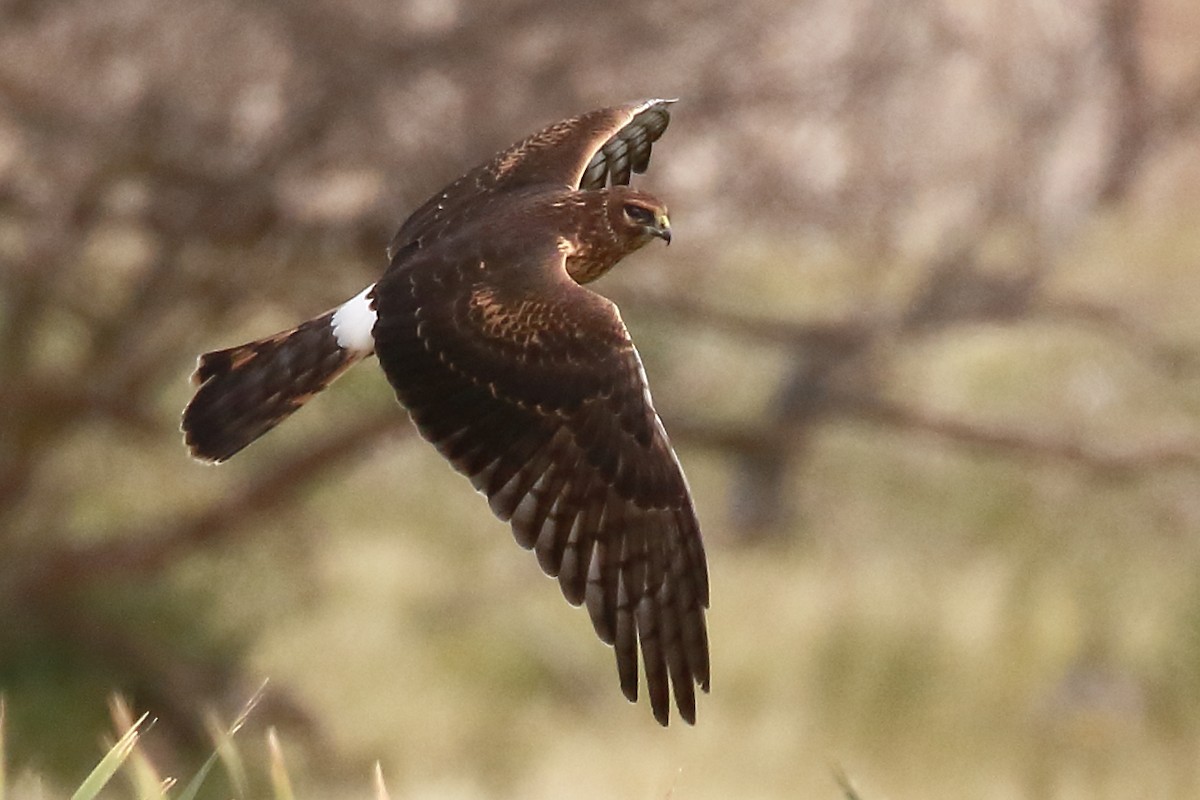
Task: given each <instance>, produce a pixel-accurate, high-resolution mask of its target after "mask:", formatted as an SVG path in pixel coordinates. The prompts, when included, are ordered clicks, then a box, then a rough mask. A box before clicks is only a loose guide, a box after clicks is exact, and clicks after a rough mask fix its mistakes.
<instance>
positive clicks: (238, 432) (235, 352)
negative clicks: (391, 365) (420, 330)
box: [181, 289, 374, 462]
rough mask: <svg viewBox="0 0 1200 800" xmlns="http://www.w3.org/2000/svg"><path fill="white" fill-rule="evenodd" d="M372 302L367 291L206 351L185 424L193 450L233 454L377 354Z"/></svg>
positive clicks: (215, 458) (208, 456)
mask: <svg viewBox="0 0 1200 800" xmlns="http://www.w3.org/2000/svg"><path fill="white" fill-rule="evenodd" d="M368 291H369V289H368ZM370 305H371V304H370V301H369V300H368V299H367V292H366V291H364V292H363V293H362V294H360V295H359V296H358V297H355V298H354V299H353V300H350V301H348V302H347V303H345V304H344V305H342V306H340V307H339V308H337V309H334V310H333V311H330V312H328V313H325V314H322V315H321V316H319V317H317V318H315V319H311V320H309V321H308V322H305V323H303V324H302V325H300V326H298V327H296V328H293V329H291V330H288V331H282V332H280V333H277V334H275V335H274V336H268V337H266V338H265V339H259V340H257V341H254V342H249V343H247V344H243V345H239V346H238V347H231V348H229V349H226V350H216V351H214V352H211V353H205V354H204V355H202V356H200V360H199V363H198V364H197V366H196V372H195V373H194V374H193V375H192V382H193V383H195V384H196V385H197V386H198V387H199V388H197V390H196V394H195V395H194V396H193V397H192V400H191V402H190V403H188V405H187V408H185V409H184V411H183V424H182V426H181V427H182V429H183V433H184V441H185V442H186V443H187V446H188V449H189V450H191V453H192V455H193V456H195V457H196V458H198V459H200V460H202V461H212V462H220V461H224V460H226V459H228V458H229V457H231V456H232V455H234V454H235V453H237V452H238V451H239V450H241V449H242V448H244V447H245V446H246V445H248V444H250V443H251V442H253V441H254V440H255V439H257V438H258V437H260V436H262V435H263V434H264V433H266V432H267V431H269V430H271V428H274V427H275V426H276V425H278V424H279V423H280V422H283V420H285V419H287V418H288V417H289V416H290V415H291V414H293V413H294V412H295V411H296V410H297V409H299V408H300V407H301V406H302V405H304V404H305V403H306V402H308V401H309V400H310V399H311V398H312V397H313V396H314V395H316V394H317V393H318V392H320V391H321V390H322V389H324V388H325V387H326V386H328V385H329V384H331V383H333V381H334V380H335V379H337V378H338V377H339V376H340V375H341V374H342V373H343V372H345V371H346V370H347V369H349V368H350V367H352V366H353V365H354V364H356V363H358V362H359V361H361V360H362V359H363V358H365V357H366V356H368V355H370V354H371V353H372V352H373V351H374V343H373V341H372V340H371V338H370V331H371V324H373V322H374V319H373V317H374V310H373V309H371V307H370ZM368 323H371V324H368Z"/></svg>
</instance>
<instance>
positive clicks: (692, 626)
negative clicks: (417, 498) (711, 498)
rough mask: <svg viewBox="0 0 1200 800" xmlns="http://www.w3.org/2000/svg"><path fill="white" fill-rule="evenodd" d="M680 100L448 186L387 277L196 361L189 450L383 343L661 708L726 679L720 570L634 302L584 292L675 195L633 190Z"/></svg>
mask: <svg viewBox="0 0 1200 800" xmlns="http://www.w3.org/2000/svg"><path fill="white" fill-rule="evenodd" d="M672 102H673V101H671V100H644V101H641V102H636V103H629V104H627V105H622V106H615V107H612V108H605V109H601V110H599V111H592V112H590V113H587V114H583V115H581V116H578V117H574V118H572V119H567V120H563V121H562V122H556V123H554V124H553V125H550V126H549V127H547V128H544V129H543V130H541V131H539V132H537V133H535V134H533V135H532V136H529V137H528V138H526V139H524V140H522V141H521V142H518V143H517V144H515V145H513V146H512V147H510V148H508V149H507V150H504V151H503V152H501V153H500V154H499V155H497V156H496V157H494V158H493V159H492V160H491V161H488V162H487V163H486V164H483V165H482V166H480V167H477V168H475V169H473V170H471V171H470V172H468V173H466V174H465V175H463V176H462V177H461V178H459V179H458V180H456V181H454V182H453V183H451V184H450V185H449V186H447V187H446V188H445V189H444V190H443V191H441V192H439V193H438V194H436V195H435V196H434V197H432V198H430V199H429V201H428V202H426V203H425V204H424V205H422V206H421V207H420V208H418V209H417V210H416V212H414V213H413V214H412V216H410V217H409V218H408V219H407V220H406V221H405V222H404V224H403V225H402V226H401V227H400V231H399V232H398V233H397V234H396V236H395V238H394V239H393V240H392V242H391V244H390V245H389V247H388V257H389V259H390V264H389V266H388V268H387V271H386V272H385V273H384V275H383V277H382V278H381V279H380V280H379V281H378V282H376V283H374V284H372V285H371V286H368V287H367V288H366V289H364V290H363V291H362V292H361V293H359V294H358V295H356V296H355V297H354V298H352V299H350V300H348V301H346V302H345V303H343V304H342V305H340V306H338V307H337V308H335V309H333V310H331V311H328V312H326V313H324V314H322V315H320V316H318V317H315V318H314V319H311V320H309V321H307V322H304V323H302V324H300V325H299V326H297V327H295V328H292V329H291V330H287V331H282V332H280V333H277V334H275V335H273V336H268V337H266V338H264V339H259V340H257V341H254V342H250V343H248V344H244V345H240V346H238V347H232V348H229V349H227V350H217V351H215V352H212V353H206V354H204V355H202V356H201V357H200V360H199V365H198V366H197V368H196V372H195V374H194V375H193V382H194V383H195V384H197V386H198V388H197V389H196V394H195V396H194V397H193V398H192V400H191V402H190V403H189V404H188V406H187V408H186V409H185V410H184V412H183V426H182V427H183V431H184V434H185V439H186V442H187V445H188V447H189V448H190V449H191V452H192V454H193V455H194V456H195V457H196V458H198V459H201V460H204V461H210V462H219V461H224V460H225V459H227V458H229V457H230V456H232V455H234V454H235V453H237V452H238V451H239V450H241V449H242V448H243V447H245V446H246V445H248V444H250V443H251V442H252V441H254V440H255V439H257V438H258V437H259V436H261V435H262V434H264V433H266V432H267V431H268V430H270V429H271V428H273V427H274V426H275V425H277V424H279V423H280V422H281V421H283V420H284V419H285V418H287V416H288V415H290V414H291V413H292V412H294V411H296V409H298V408H300V406H302V405H303V404H304V403H305V402H307V401H308V400H309V399H310V398H311V397H312V396H313V395H315V394H316V393H317V392H319V391H321V390H322V389H324V388H325V387H326V386H328V385H329V384H330V383H332V382H333V380H334V379H335V378H337V377H338V376H339V375H341V374H342V373H343V372H345V371H346V370H347V369H348V368H350V367H351V366H353V365H354V364H356V363H358V362H359V361H361V360H363V359H364V358H366V357H367V356H369V355H371V354H372V353H374V354H375V355H377V356H378V357H379V363H380V365H381V366H382V367H383V371H384V373H385V374H386V375H387V378H388V381H389V382H390V383H391V385H392V387H393V388H394V389H395V391H396V396H397V397H398V398H399V400H400V403H401V404H402V405H403V406H404V407H405V408H406V409H407V410H408V413H409V415H410V416H411V417H412V420H413V422H414V423H416V426H417V429H418V430H419V431H420V433H421V435H422V436H423V437H424V438H425V439H427V440H429V441H430V442H432V443H433V444H434V445H435V446H436V447H437V449H438V450H439V451H440V452H441V454H442V455H443V456H445V457H446V458H447V459H448V460H449V461H450V463H451V464H453V465H454V467H455V468H456V469H457V470H458V471H460V472H462V473H463V474H465V475H466V476H467V477H468V478H470V480H471V483H472V484H474V486H475V488H476V489H477V490H478V491H479V492H481V493H482V494H484V495H486V496H487V498H488V503H489V505H490V506H491V508H492V511H493V512H494V513H495V514H496V516H498V517H499V518H500V519H502V520H506V521H508V522H510V523H511V525H512V530H513V534H514V535H515V537H516V539H517V541H518V542H519V543H520V544H521V546H523V547H525V548H527V549H533V550H534V551H535V552H536V553H537V558H538V562H539V563H540V565H541V567H542V569H543V570H545V572H546V573H547V574H548V575H551V576H554V577H557V578H558V582H559V584H560V586H561V587H562V592H563V594H564V595H565V596H566V598H567V600H568V601H569V602H570V603H572V604H573V605H580V604H585V605H586V606H587V610H588V613H589V615H590V616H591V620H592V624H593V626H594V627H595V629H596V633H597V634H598V635H599V636H600V638H601V639H602V640H604V641H605V642H607V643H608V644H610V645H613V646H614V648H615V650H616V659H617V673H618V676H619V679H620V683H621V689H622V691H623V692H624V693H625V696H626V697H627V698H629V699H630V700H631V701H636V699H637V693H638V676H637V668H638V645H639V644H640V648H641V660H642V663H643V666H644V669H645V675H646V686H647V690H648V692H649V695H650V705H651V708H652V709H653V712H654V717H655V719H657V720H658V721H659V722H660V723H661V724H663V725H666V724H667V722H668V719H669V716H670V701H669V694H670V692H669V689H668V687H669V686H670V687H672V688H673V690H674V696H675V704H676V706H677V707H678V709H679V713H680V715H681V716H682V717H683V718H684V719H685V720H686V721H687V722H689V723H694V722H695V717H696V698H695V686H699V687H700V688H701V689H703V690H704V691H708V688H709V657H708V637H707V633H706V629H705V609H706V608H708V569H707V566H706V562H705V555H704V544H703V542H702V540H701V537H700V528H699V525H698V523H697V521H696V514H695V511H694V509H693V507H692V499H691V496H690V493H689V490H688V485H687V480H686V479H685V478H684V476H683V471H682V469H681V468H680V465H679V460H678V459H677V458H676V456H675V452H674V451H673V450H672V448H671V443H670V441H669V440H668V438H667V434H666V431H664V430H663V426H662V422H661V421H660V420H659V418H658V415H657V414H656V413H655V411H654V405H653V403H652V402H651V399H650V390H649V387H648V385H647V382H646V373H645V371H644V370H643V369H642V361H641V358H640V357H639V356H638V353H637V350H636V349H635V348H634V346H633V342H632V341H631V340H630V338H629V332H628V331H626V329H625V325H624V323H622V321H621V314H620V312H619V311H618V310H617V307H616V306H615V305H614V304H613V303H612V302H610V301H609V300H607V299H605V298H603V297H601V296H600V295H598V294H596V293H594V292H592V291H591V290H590V289H588V288H586V287H585V286H584V284H587V283H589V282H591V281H593V280H595V279H596V278H598V277H600V276H601V275H603V274H604V273H605V272H607V271H608V270H609V269H611V268H612V267H613V265H615V264H616V263H617V262H618V261H620V260H621V259H622V258H623V257H625V256H627V255H629V254H630V253H632V252H633V251H635V250H637V249H638V248H640V247H642V246H643V245H645V244H646V243H648V242H649V241H650V240H652V239H656V238H657V239H663V240H665V241H667V242H668V243H669V242H670V241H671V228H670V224H669V222H668V219H667V209H666V207H665V206H664V205H663V203H662V202H661V201H659V200H658V199H657V198H655V197H654V196H652V195H650V194H648V193H646V192H643V191H639V190H636V189H632V188H630V187H629V185H628V184H629V179H630V173H631V172H638V173H640V172H644V171H645V169H646V167H647V164H648V163H649V159H650V148H651V145H652V144H653V143H654V142H655V141H656V140H658V138H659V137H660V136H661V135H662V133H663V131H664V130H665V129H666V127H667V123H668V121H669V119H670V117H669V106H670V104H671V103H672Z"/></svg>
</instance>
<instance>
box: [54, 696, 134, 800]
mask: <svg viewBox="0 0 1200 800" xmlns="http://www.w3.org/2000/svg"><path fill="white" fill-rule="evenodd" d="M146 716H147V715H146V714H142V715H141V716H140V717H138V719H137V721H136V722H135V723H133V725H131V726H130V728H129V730H127V731H125V733H124V734H123V735H122V736H121V738H120V739H118V740H117V743H116V744H114V745H113V746H112V747H111V748H110V749H109V751H108V752H107V753H105V754H104V758H102V759H100V763H99V764H97V765H96V767H95V769H93V770H92V772H91V774H90V775H88V776H87V777H86V778H85V779H84V781H83V783H81V784H80V785H79V788H78V789H76V790H75V794H73V795H71V800H93V798H94V797H96V795H98V794H100V790H101V789H103V788H104V787H105V785H106V784H107V783H108V782H109V781H110V780H112V776H113V775H115V774H116V772H117V770H118V769H120V768H121V764H123V763H124V762H125V759H126V758H128V757H129V754H130V753H132V752H133V749H134V748H135V747H137V741H138V728H140V727H141V726H142V723H143V722H145V721H146Z"/></svg>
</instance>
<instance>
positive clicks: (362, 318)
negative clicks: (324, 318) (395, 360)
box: [333, 284, 376, 353]
mask: <svg viewBox="0 0 1200 800" xmlns="http://www.w3.org/2000/svg"><path fill="white" fill-rule="evenodd" d="M374 288H375V284H371V285H370V286H368V287H367V288H365V289H363V290H362V291H361V292H359V293H358V294H356V295H355V296H354V297H353V298H352V299H350V300H347V301H346V302H344V303H342V304H341V305H340V306H338V308H337V311H335V312H333V335H334V337H336V338H337V343H338V346H339V347H341V348H342V349H343V350H353V351H355V352H358V353H371V352H373V351H374V350H375V337H374V336H372V335H371V331H372V330H373V329H374V328H375V319H376V314H375V309H373V308H371V301H370V300H368V299H367V294H368V293H369V292H370V291H371V290H372V289H374Z"/></svg>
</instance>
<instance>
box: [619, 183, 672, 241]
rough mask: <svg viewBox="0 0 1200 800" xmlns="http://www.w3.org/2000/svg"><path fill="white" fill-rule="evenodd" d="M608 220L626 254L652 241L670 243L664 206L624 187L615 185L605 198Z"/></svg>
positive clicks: (636, 190) (634, 190)
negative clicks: (659, 240) (626, 248)
mask: <svg viewBox="0 0 1200 800" xmlns="http://www.w3.org/2000/svg"><path fill="white" fill-rule="evenodd" d="M608 221H609V224H611V225H612V229H613V233H615V234H616V235H617V237H618V238H619V239H620V240H622V242H623V243H624V244H625V245H626V246H627V247H628V250H629V251H633V250H636V249H637V248H639V247H641V246H642V245H644V244H646V243H647V242H649V241H650V240H651V239H654V238H658V239H662V240H663V241H664V242H666V243H667V244H670V243H671V220H670V219H669V218H668V217H667V207H666V205H665V204H664V203H663V202H662V201H661V200H659V199H658V198H657V197H655V196H654V195H652V194H650V193H648V192H643V191H640V190H638V189H630V188H629V187H627V186H614V187H613V188H612V189H611V190H610V191H609V195H608Z"/></svg>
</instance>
